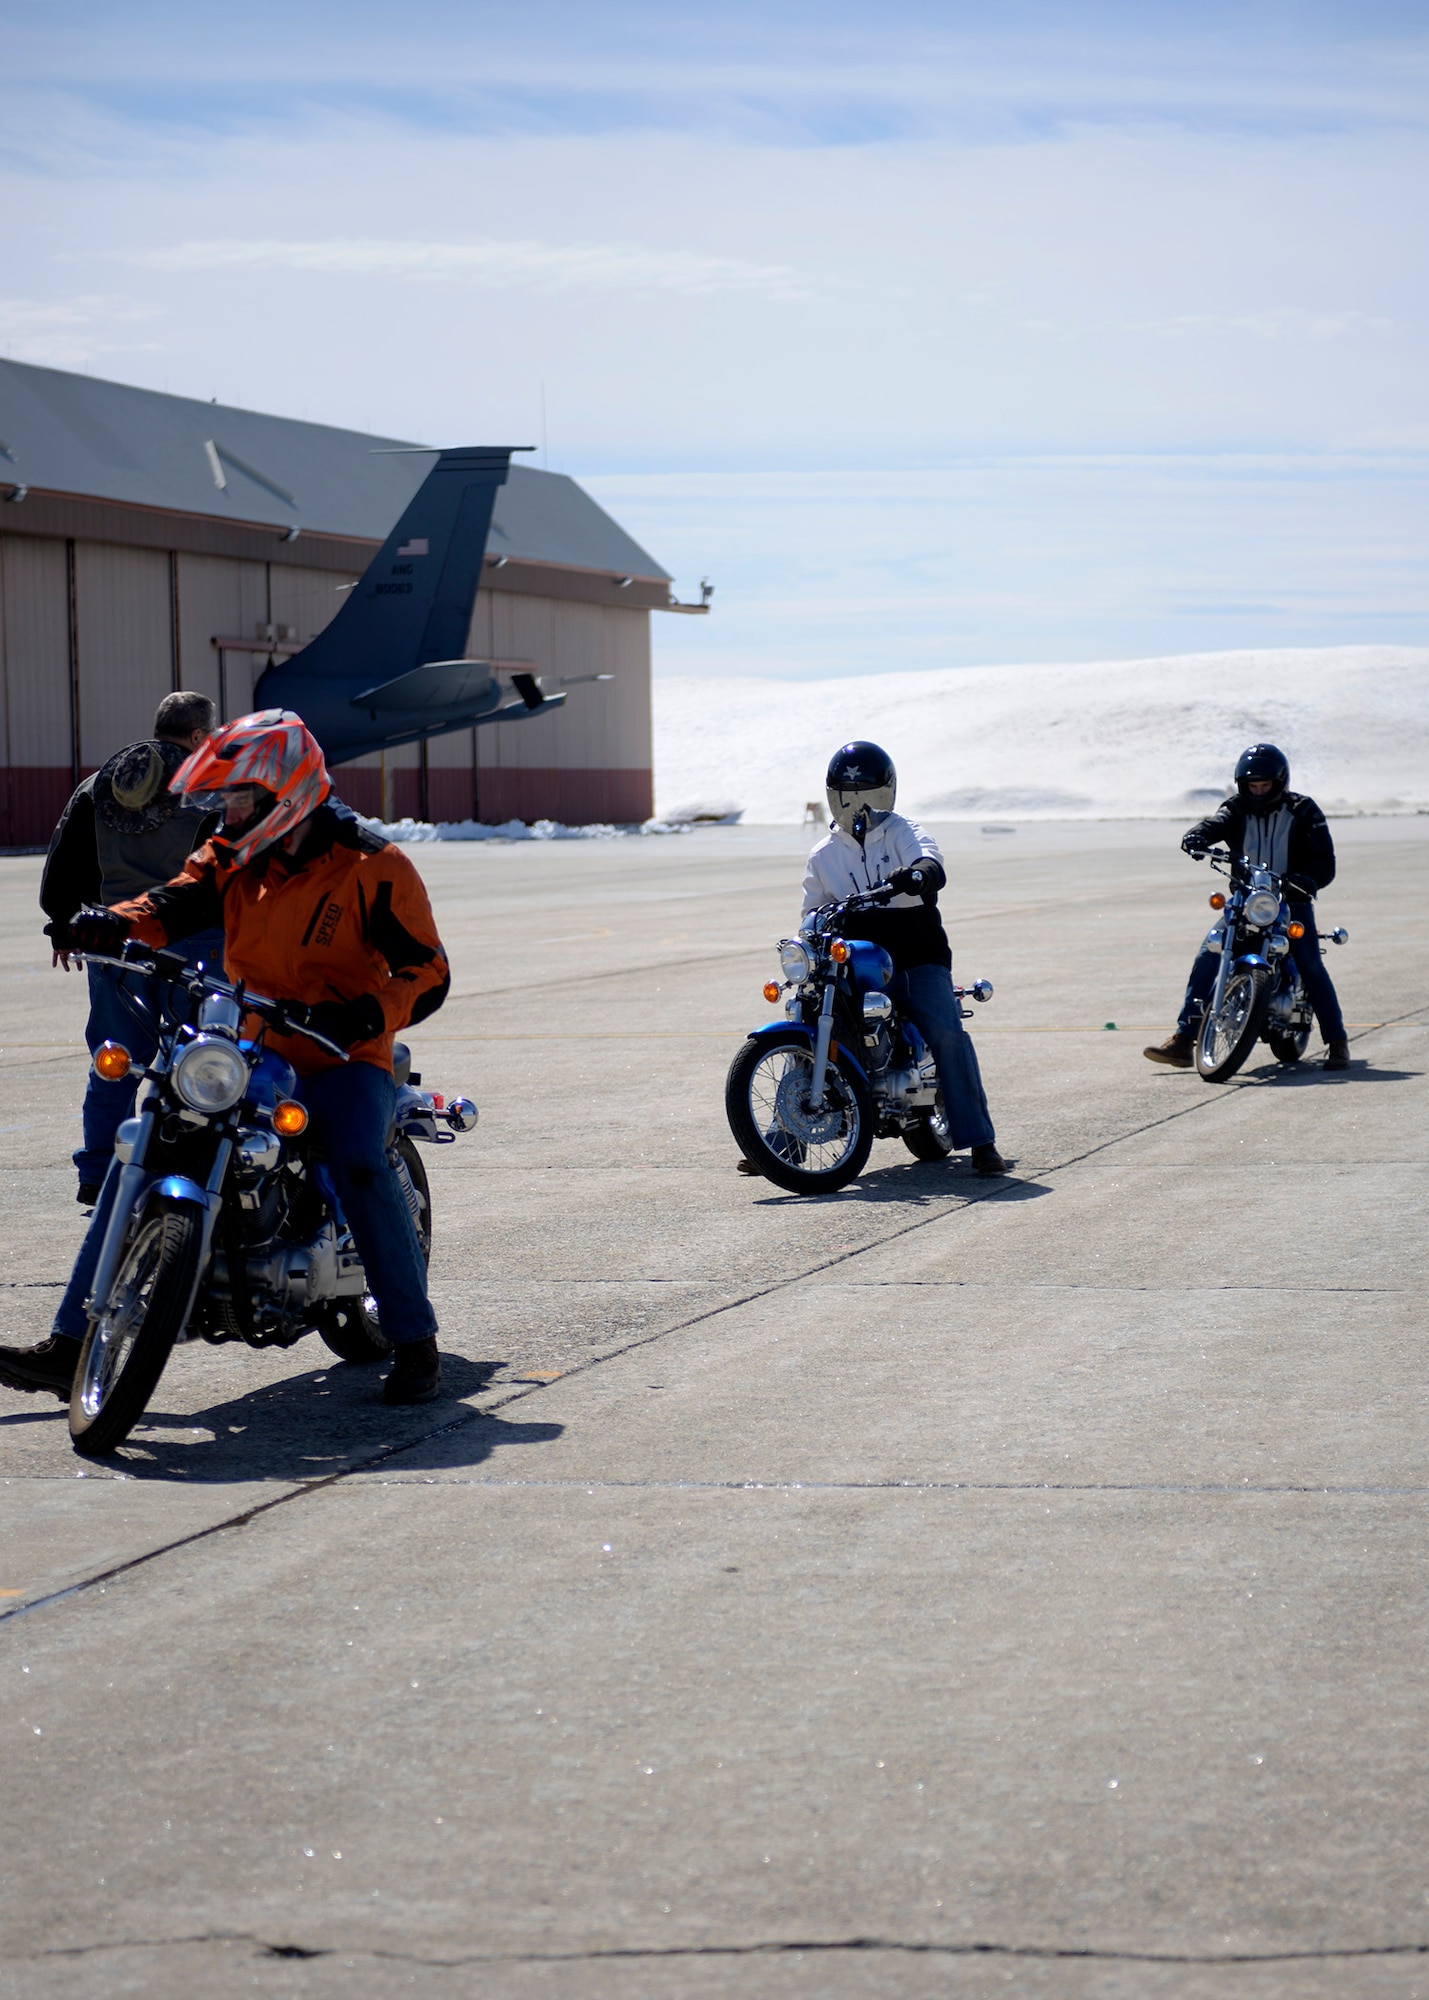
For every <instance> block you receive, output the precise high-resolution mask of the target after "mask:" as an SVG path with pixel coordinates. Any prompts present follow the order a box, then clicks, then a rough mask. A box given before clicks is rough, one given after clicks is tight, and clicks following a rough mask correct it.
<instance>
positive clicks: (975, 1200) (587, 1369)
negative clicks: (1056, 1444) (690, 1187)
mask: <svg viewBox="0 0 1429 2000" xmlns="http://www.w3.org/2000/svg"><path fill="white" fill-rule="evenodd" d="M1426 1013H1429V1004H1426V1005H1425V1006H1422V1007H1418V1008H1415V1009H1413V1010H1412V1011H1411V1012H1410V1013H1408V1014H1403V1015H1395V1016H1394V1017H1393V1018H1392V1019H1391V1020H1388V1021H1386V1022H1384V1023H1382V1024H1380V1025H1379V1026H1378V1027H1376V1028H1374V1029H1368V1030H1366V1031H1365V1032H1366V1033H1381V1032H1382V1031H1383V1029H1384V1028H1392V1027H1398V1026H1400V1025H1402V1024H1403V1023H1404V1022H1408V1021H1415V1020H1417V1019H1418V1017H1419V1016H1420V1015H1421V1014H1426ZM1352 1039H1354V1040H1359V1039H1360V1037H1359V1036H1354V1037H1352ZM1255 1087H1256V1086H1255V1085H1254V1083H1253V1082H1251V1081H1249V1080H1246V1081H1244V1082H1232V1083H1230V1084H1228V1085H1226V1086H1223V1087H1222V1088H1220V1089H1218V1090H1217V1091H1216V1093H1215V1095H1213V1096H1210V1097H1200V1098H1197V1099H1196V1100H1195V1102H1194V1103H1191V1104H1186V1105H1182V1106H1181V1107H1180V1108H1179V1109H1178V1110H1175V1111H1168V1112H1166V1113H1165V1114H1164V1115H1163V1116H1161V1117H1159V1118H1151V1119H1148V1120H1146V1122H1145V1123H1144V1124H1141V1125H1137V1126H1133V1127H1132V1128H1131V1130H1130V1131H1126V1132H1122V1133H1119V1134H1116V1135H1115V1136H1113V1137H1111V1138H1108V1139H1103V1140H1099V1141H1098V1142H1097V1144H1095V1145H1094V1146H1088V1147H1086V1148H1085V1149H1084V1150H1083V1151H1082V1152H1080V1153H1074V1154H1072V1155H1070V1157H1068V1158H1067V1159H1064V1160H1058V1161H1056V1162H1054V1163H1053V1164H1051V1165H1048V1166H1042V1167H1036V1168H1034V1169H1031V1170H1030V1171H1033V1172H1035V1173H1037V1174H1041V1175H1051V1174H1060V1173H1067V1172H1070V1170H1071V1169H1072V1168H1073V1167H1077V1166H1081V1165H1082V1164H1083V1163H1084V1162H1085V1161H1087V1160H1092V1159H1095V1158H1096V1157H1097V1156H1098V1155H1099V1154H1101V1153H1105V1152H1108V1151H1110V1150H1111V1149H1112V1148H1113V1147H1115V1146H1123V1145H1126V1144H1128V1143H1129V1142H1130V1141H1131V1140H1133V1139H1138V1138H1141V1137H1142V1136H1144V1134H1146V1133H1147V1132H1154V1131H1158V1130H1160V1128H1161V1127H1162V1126H1165V1125H1174V1124H1176V1123H1177V1122H1178V1121H1179V1120H1181V1119H1183V1118H1193V1117H1196V1116H1198V1115H1199V1114H1200V1113H1202V1112H1205V1111H1212V1110H1214V1109H1215V1108H1216V1107H1217V1106H1218V1105H1223V1104H1229V1103H1233V1102H1234V1100H1235V1097H1236V1095H1237V1093H1238V1092H1239V1091H1241V1090H1243V1089H1253V1088H1255ZM1022 1185H1023V1183H1022V1182H1021V1181H1013V1182H1011V1183H1010V1184H1007V1185H1004V1186H1001V1187H990V1188H987V1189H985V1190H982V1191H980V1192H978V1193H975V1194H970V1195H968V1196H966V1197H964V1198H962V1199H959V1198H957V1197H956V1196H950V1197H948V1198H946V1200H945V1202H944V1203H943V1204H942V1205H940V1206H939V1207H938V1209H937V1210H936V1212H935V1213H933V1214H931V1215H919V1216H915V1217H914V1219H913V1220H912V1221H911V1222H908V1223H905V1224H904V1225H903V1226H902V1227H901V1228H899V1229H891V1230H889V1231H887V1232H886V1233H885V1234H884V1235H882V1236H879V1237H875V1238H874V1239H873V1240H872V1241H871V1242H869V1243H864V1244H860V1245H858V1246H857V1247H855V1248H853V1249H850V1250H846V1251H838V1252H835V1253H834V1254H832V1255H830V1256H828V1257H825V1258H822V1259H821V1260H820V1261H818V1262H817V1263H814V1264H811V1265H810V1266H809V1267H808V1268H807V1269H806V1270H803V1271H796V1272H794V1273H792V1274H791V1275H790V1276H788V1277H785V1278H776V1279H772V1280H771V1281H770V1282H769V1283H767V1284H764V1285H760V1286H758V1287H757V1288H756V1289H755V1290H753V1291H750V1292H745V1293H742V1294H740V1295H739V1296H737V1297H735V1298H733V1299H726V1300H725V1301H723V1302H722V1303H721V1304H719V1305H715V1306H710V1307H708V1308H707V1309H706V1310H705V1311H704V1312H700V1313H695V1314H693V1315H691V1317H690V1318H688V1319H683V1320H679V1321H677V1322H676V1323H675V1324H674V1325H673V1326H667V1327H661V1328H659V1329H658V1330H656V1331H655V1332H652V1333H648V1334H643V1335H641V1336H640V1337H639V1338H638V1339H635V1340H630V1341H625V1342H623V1343H622V1344H621V1345H620V1346H618V1347H613V1348H609V1349H607V1350H605V1351H604V1352H603V1353H601V1354H599V1355H595V1356H592V1357H591V1359H589V1360H588V1361H581V1362H577V1363H576V1364H575V1365H574V1366H572V1367H571V1368H568V1369H567V1370H566V1371H565V1372H564V1373H563V1374H562V1375H561V1376H560V1377H559V1378H558V1379H559V1380H560V1382H562V1383H566V1382H570V1381H572V1380H573V1379H574V1378H575V1377H577V1376H579V1375H586V1374H589V1373H591V1372H592V1371H593V1370H594V1369H596V1368H600V1367H603V1366H604V1365H605V1364H606V1362H608V1361H615V1360H618V1359H619V1358H620V1357H621V1356H622V1355H626V1354H634V1353H638V1352H639V1351H640V1350H641V1349H642V1348H645V1347H652V1346H654V1345H655V1344H656V1343H657V1342H658V1341H662V1340H668V1339H670V1338H671V1337H672V1336H673V1335H675V1334H677V1333H685V1332H688V1331H689V1330H690V1329H691V1328H692V1327H696V1326H701V1325H703V1324H704V1323H705V1322H706V1321H708V1320H712V1319H718V1318H720V1317H721V1316H722V1315H723V1314H725V1313H728V1312H738V1311H739V1310H740V1309H741V1308H743V1307H744V1306H748V1305H754V1304H757V1303H758V1302H759V1301H760V1300H762V1299H767V1298H772V1297H774V1296H775V1295H776V1294H777V1293H779V1292H783V1291H788V1290H789V1289H790V1288H791V1287H792V1286H794V1285H800V1284H804V1283H807V1281H808V1280H809V1279H810V1278H814V1277H817V1276H818V1275H819V1274H820V1273H821V1272H824V1271H833V1270H837V1269H839V1268H840V1267H841V1266H842V1265H844V1264H848V1263H851V1262H852V1261H853V1260H854V1258H856V1257H862V1256H864V1255H866V1254H867V1252H868V1251H870V1250H882V1249H885V1248H886V1247H887V1246H888V1245H889V1244H890V1243H897V1242H900V1241H901V1240H902V1239H903V1238H904V1237H905V1236H911V1235H913V1234H914V1233H915V1232H917V1231H918V1230H921V1229H929V1228H931V1227H932V1226H933V1225H934V1224H935V1223H938V1222H944V1221H946V1220H947V1219H948V1218H949V1217H950V1216H960V1215H964V1214H966V1213H967V1211H968V1210H969V1209H974V1208H981V1207H983V1206H985V1205H986V1204H987V1203H989V1202H994V1201H1002V1200H1006V1199H1007V1198H1008V1197H1009V1196H1016V1194H1017V1192H1018V1189H1019V1188H1020V1187H1021V1186H1022ZM796 1198H797V1197H796ZM554 1386H555V1385H554V1384H552V1383H546V1382H539V1383H526V1384H523V1385H522V1386H521V1387H520V1388H514V1389H513V1391H512V1393H511V1394H510V1395H507V1396H502V1397H498V1398H497V1399H495V1400H494V1401H491V1402H485V1403H482V1404H480V1405H479V1406H476V1407H463V1408H462V1409H461V1410H460V1411H459V1412H458V1413H457V1414H456V1415H454V1416H453V1417H451V1418H450V1419H448V1421H447V1422H446V1423H442V1424H437V1425H435V1426H434V1427H433V1428H432V1429H431V1430H429V1431H423V1432H422V1433H421V1435H420V1436H419V1437H415V1438H409V1439H407V1440H406V1441H405V1442H403V1443H400V1444H399V1443H395V1442H394V1443H391V1444H386V1445H383V1446H382V1447H381V1448H380V1449H379V1450H377V1451H374V1452H370V1453H368V1454H367V1455H366V1456H365V1457H364V1458H361V1459H358V1460H356V1461H354V1462H353V1463H352V1464H351V1465H347V1466H344V1467H342V1468H341V1469H340V1470H338V1471H336V1472H329V1473H326V1474H325V1475H324V1476H323V1477H322V1478H321V1479H312V1480H303V1481H301V1482H299V1483H297V1484H295V1485H293V1486H292V1487H290V1488H289V1489H288V1491H287V1492H285V1493H279V1494H276V1495H275V1496H274V1497H273V1498H272V1499H271V1500H264V1501H260V1502H259V1503H258V1504H257V1505H256V1506H253V1507H247V1508H245V1509H244V1510H243V1512H242V1513H240V1514H234V1515H231V1516H229V1517H228V1518H227V1519H226V1520H223V1521H215V1522H213V1523H212V1524H211V1525H210V1526H208V1527H206V1528H199V1529H197V1530H195V1532H194V1533H192V1534H189V1535H180V1536H178V1537H176V1538H175V1540H173V1541H171V1542H164V1543H162V1544H160V1546H159V1547H157V1548H154V1549H148V1550H145V1551H144V1552H143V1553H142V1554H140V1555H137V1556H130V1557H128V1558H127V1559H126V1560H125V1561H123V1562H120V1563H115V1564H112V1565H111V1566H110V1567H109V1568H108V1569H104V1570H100V1571H98V1572H96V1573H95V1574H94V1575H93V1576H89V1577H83V1578H81V1579H80V1580H79V1582H77V1583H72V1584H69V1585H67V1586H66V1588H65V1589H63V1590H57V1591H51V1592H49V1593H48V1594H46V1595H45V1596H43V1597H36V1598H32V1599H31V1600H30V1601H29V1602H28V1603H25V1604H17V1605H14V1606H12V1607H11V1608H10V1609H8V1610H4V1611H0V1625H4V1624H8V1623H10V1622H11V1621H12V1620H14V1619H17V1618H27V1617H29V1616H31V1615H32V1614H33V1613H34V1612H36V1611H44V1610H48V1609H50V1608H51V1607H53V1606H55V1605H59V1604H63V1603H65V1602H67V1601H68V1600H69V1599H70V1598H73V1597H79V1596H82V1595H86V1594H87V1593H88V1592H90V1591H91V1590H93V1589H94V1588H95V1587H96V1586H97V1585H101V1584H107V1583H110V1582H112V1581H113V1580H114V1579H115V1578H116V1577H120V1576H125V1575H127V1574H128V1573H129V1572H130V1571H132V1570H136V1569H142V1568H144V1567H146V1566H147V1565H148V1564H149V1563H151V1562H157V1561H158V1560H159V1559H160V1558H161V1557H162V1556H166V1555H173V1554H176V1553H177V1552H178V1550H180V1549H184V1548H191V1547H192V1546H193V1545H194V1544H195V1543H197V1542H205V1541H209V1540H211V1539H212V1538H213V1537H214V1536H216V1535H223V1534H227V1533H228V1532H229V1531H230V1530H231V1529H234V1528H246V1527H247V1526H248V1525H249V1524H250V1523H251V1522H253V1521H256V1520H258V1519H259V1518H260V1517H261V1516H263V1515H264V1514H271V1513H272V1512H273V1511H274V1510H275V1509H276V1508H279V1507H286V1506H289V1505H291V1503H292V1502H293V1501H295V1500H301V1499H305V1498H307V1497H308V1496H310V1495H311V1494H314V1493H321V1492H323V1491H325V1490H326V1489H327V1488H328V1487H330V1486H336V1485H338V1484H340V1483H341V1482H342V1481H343V1480H345V1479H351V1478H355V1477H356V1476H357V1475H358V1474H359V1473H364V1472H371V1471H374V1470H375V1469H376V1468H377V1467H378V1466H379V1465H385V1464H386V1463H387V1462H388V1460H389V1459H393V1458H400V1457H401V1456H403V1454H405V1453H406V1452H409V1451H416V1450H419V1449H422V1448H423V1447H425V1446H427V1445H429V1444H431V1443H432V1442H433V1441H434V1440H435V1439H437V1438H440V1437H445V1436H446V1435H447V1434H448V1433H449V1432H451V1431H456V1430H461V1429H464V1428H465V1427H466V1425H468V1424H472V1423H480V1422H482V1421H483V1420H484V1419H487V1418H490V1417H492V1416H493V1415H495V1414H496V1412H497V1411H500V1410H505V1409H509V1408H510V1407H511V1406H512V1404H514V1403H520V1402H525V1401H526V1400H527V1399H528V1398H529V1397H531V1396H537V1395H543V1394H545V1393H547V1391H548V1390H549V1389H551V1388H552V1387H554ZM441 1483H443V1484H446V1483H450V1482H441ZM1169 1490H1173V1491H1174V1490H1175V1489H1169ZM1228 1490H1229V1491H1232V1492H1234V1491H1237V1490H1240V1491H1248V1490H1250V1489H1248V1488H1241V1489H1236V1488H1230V1489H1228ZM1306 1490H1307V1491H1319V1490H1321V1489H1319V1488H1308V1489H1306Z"/></svg>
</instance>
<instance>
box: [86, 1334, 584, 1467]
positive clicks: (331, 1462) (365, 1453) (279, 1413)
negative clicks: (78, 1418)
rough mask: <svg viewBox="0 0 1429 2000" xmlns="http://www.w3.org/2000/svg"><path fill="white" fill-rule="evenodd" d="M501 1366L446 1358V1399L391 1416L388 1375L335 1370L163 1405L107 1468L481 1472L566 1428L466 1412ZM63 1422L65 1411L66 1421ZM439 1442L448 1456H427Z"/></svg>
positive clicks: (159, 1398) (340, 1367) (337, 1365)
mask: <svg viewBox="0 0 1429 2000" xmlns="http://www.w3.org/2000/svg"><path fill="white" fill-rule="evenodd" d="M501 1366H502V1363H501V1362H499V1361H481V1362H474V1361H467V1360H465V1359H464V1358H463V1357H462V1356H461V1355H453V1354H444V1355H443V1356H442V1374H443V1382H444V1393H443V1395H442V1396H441V1398H440V1399H439V1400H438V1401H437V1402H435V1403H423V1404H419V1405H418V1406H417V1407H416V1408H413V1409H388V1408H387V1407H386V1405H385V1404H383V1402H382V1401H381V1400H380V1397H381V1383H382V1375H381V1372H380V1371H379V1370H378V1369H376V1368H351V1367H347V1366H345V1365H343V1364H342V1363H340V1362H335V1363H334V1364H333V1365H332V1367H330V1368H318V1369H313V1370H310V1371H309V1372H308V1373H306V1374H303V1375H289V1376H286V1377H285V1378H284V1379H283V1380H282V1381H279V1382H268V1383H265V1384H264V1385H263V1386H262V1387H261V1388H257V1389H250V1390H249V1391H248V1392H247V1393H246V1394H244V1395H242V1396H236V1397H234V1398H233V1399H232V1400H231V1401H229V1402H224V1403H215V1404H212V1405H211V1406H210V1407H208V1408H207V1409H199V1410H189V1411H184V1412H175V1413H172V1414H170V1413H169V1412H166V1411H165V1410H164V1409H163V1408H162V1407H161V1405H162V1401H163V1393H164V1385H163V1382H162V1381H161V1382H160V1384H159V1388H158V1392H157V1396H156V1403H158V1404H159V1405H160V1407H157V1408H156V1407H155V1406H154V1405H151V1406H150V1408H149V1410H148V1412H147V1413H146V1415H145V1417H144V1420H143V1422H142V1423H141V1424H138V1425H136V1427H135V1429H134V1431H133V1433H132V1434H131V1435H130V1437H129V1439H128V1441H127V1442H126V1443H125V1444H124V1445H122V1446H121V1447H120V1449H119V1450H118V1451H117V1452H115V1453H114V1454H113V1456H112V1457H111V1458H108V1459H106V1460H104V1461H102V1463H103V1464H105V1465H106V1466H108V1467H110V1468H112V1469H113V1470H115V1471H123V1472H125V1473H126V1474H128V1475H129V1477H131V1478H134V1479H160V1480H175V1481H181V1482H184V1483H195V1484H196V1483H209V1482H213V1483H225V1484H232V1483H236V1482H241V1481H245V1480H255V1479H273V1480H293V1479H321V1478H322V1477H324V1475H325V1474H328V1473H337V1472H346V1471H349V1470H351V1469H354V1468H357V1467H360V1466H362V1465H363V1464H364V1463H366V1462H369V1461H370V1460H371V1459H372V1458H373V1457H374V1456H376V1455H378V1454H382V1455H386V1454H389V1453H400V1454H401V1460H402V1464H403V1467H404V1468H405V1469H407V1470H411V1469H413V1468H416V1467H421V1466H423V1465H426V1464H428V1463H431V1464H433V1465H435V1464H440V1465H442V1466H445V1467H450V1466H453V1465H459V1464H465V1465H478V1464H480V1463H481V1462H482V1460H484V1459H487V1458H489V1457H490V1456H491V1454H492V1453H493V1452H494V1451H495V1450H496V1449H497V1448H498V1447H499V1446H500V1445H503V1444H545V1443H549V1442H551V1441H552V1440H554V1439H555V1438H558V1437H559V1436H560V1435H561V1431H562V1426H561V1425H560V1424H517V1423H503V1422H501V1421H500V1420H499V1419H496V1418H491V1417H486V1416H478V1415H477V1413H476V1412H474V1411H471V1410H468V1409H465V1408H463V1399H464V1398H466V1397H469V1396H475V1395H479V1394H480V1393H481V1391H482V1390H483V1389H485V1388H486V1387H487V1385H488V1383H489V1382H490V1380H491V1378H492V1376H493V1375H495V1373H496V1372H497V1370H498V1369H499V1368H500V1367H501ZM60 1414H61V1415H62V1414H63V1413H62V1412H61V1413H60ZM439 1441H440V1447H441V1449H440V1456H439V1457H433V1458H430V1459H429V1457H428V1454H429V1453H430V1452H434V1451H435V1450H436V1448H437V1445H438V1442H439Z"/></svg>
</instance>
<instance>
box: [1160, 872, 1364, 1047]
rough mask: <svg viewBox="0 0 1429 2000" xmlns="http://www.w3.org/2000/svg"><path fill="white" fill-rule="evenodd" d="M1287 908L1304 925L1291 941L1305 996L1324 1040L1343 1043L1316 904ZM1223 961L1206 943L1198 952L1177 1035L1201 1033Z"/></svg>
mask: <svg viewBox="0 0 1429 2000" xmlns="http://www.w3.org/2000/svg"><path fill="white" fill-rule="evenodd" d="M1286 907H1287V909H1288V910H1289V912H1290V920H1291V922H1292V923H1296V924H1303V925H1304V926H1305V935H1304V937H1299V938H1292V939H1291V940H1290V956H1291V957H1292V958H1293V959H1294V961H1295V964H1296V967H1297V969H1298V971H1299V973H1300V977H1301V979H1302V980H1303V981H1304V983H1305V997H1306V999H1307V1000H1308V1001H1309V1002H1310V1005H1311V1007H1312V1008H1313V1009H1314V1013H1315V1019H1316V1020H1317V1021H1318V1022H1319V1024H1320V1033H1321V1034H1322V1035H1323V1036H1324V1038H1325V1040H1326V1041H1327V1042H1342V1041H1343V1040H1344V1039H1345V1022H1344V1016H1343V1015H1342V1014H1341V1012H1340V1002H1339V996H1338V995H1337V994H1336V992H1335V982H1334V980H1333V979H1331V977H1330V975H1329V972H1328V971H1327V969H1326V966H1325V961H1324V959H1323V958H1322V957H1321V955H1320V941H1319V939H1318V938H1317V937H1316V936H1315V906H1314V904H1313V903H1289V904H1287V905H1286ZM1220 962H1221V955H1220V953H1219V952H1218V951H1207V950H1206V948H1205V947H1204V945H1203V946H1202V947H1201V949H1200V951H1199V952H1197V954H1196V962H1195V964H1194V965H1193V966H1192V967H1191V977H1190V978H1189V979H1188V980H1187V981H1186V997H1185V999H1184V1000H1183V1001H1182V1002H1181V1013H1180V1016H1179V1018H1178V1020H1177V1022H1176V1032H1177V1034H1178V1035H1181V1036H1183V1037H1184V1038H1185V1039H1186V1040H1187V1041H1193V1040H1194V1039H1195V1037H1196V1036H1197V1035H1198V1034H1199V1033H1200V1028H1201V1016H1202V1014H1204V1013H1205V1011H1206V1003H1207V1001H1208V1000H1209V999H1210V997H1211V994H1212V993H1213V992H1214V991H1215V985H1216V967H1217V966H1218V965H1219V964H1220Z"/></svg>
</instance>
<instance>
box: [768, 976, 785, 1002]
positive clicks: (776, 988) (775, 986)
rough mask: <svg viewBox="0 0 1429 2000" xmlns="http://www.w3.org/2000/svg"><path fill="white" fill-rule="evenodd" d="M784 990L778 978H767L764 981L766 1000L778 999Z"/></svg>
mask: <svg viewBox="0 0 1429 2000" xmlns="http://www.w3.org/2000/svg"><path fill="white" fill-rule="evenodd" d="M783 990H784V989H783V987H782V986H781V985H780V984H779V981H778V980H777V979H766V980H765V982H764V997H765V999H766V1000H777V999H778V998H779V995H780V994H781V993H782V992H783Z"/></svg>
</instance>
